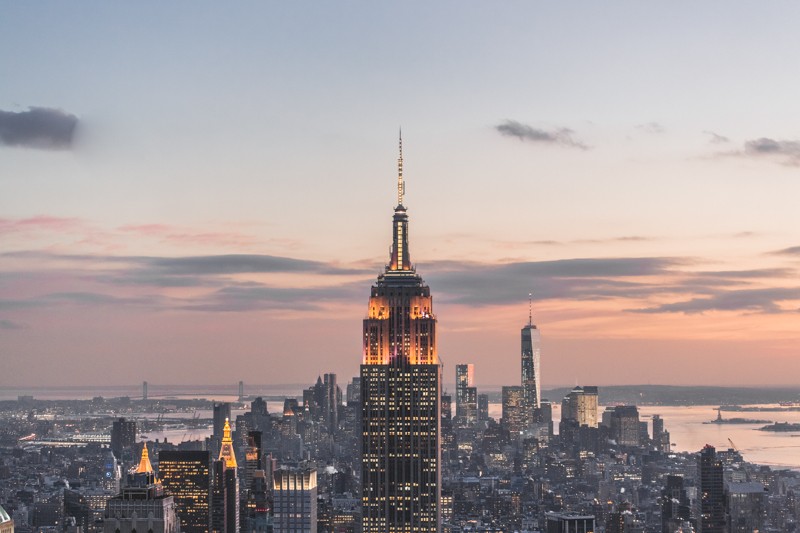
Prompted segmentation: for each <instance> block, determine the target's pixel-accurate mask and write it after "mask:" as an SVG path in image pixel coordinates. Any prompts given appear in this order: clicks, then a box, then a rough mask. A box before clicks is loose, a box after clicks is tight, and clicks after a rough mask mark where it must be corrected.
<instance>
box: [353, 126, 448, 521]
mask: <svg viewBox="0 0 800 533" xmlns="http://www.w3.org/2000/svg"><path fill="white" fill-rule="evenodd" d="M397 170H398V175H397V206H396V207H395V209H394V217H393V220H392V251H391V255H390V257H389V264H388V265H387V266H386V270H385V271H384V273H382V274H381V275H379V276H378V279H377V281H376V283H375V284H374V285H373V286H372V289H371V291H370V298H369V305H368V309H367V317H366V318H365V319H364V322H363V328H364V329H363V342H364V344H363V359H362V365H361V401H362V450H363V455H362V530H363V532H364V533H390V532H397V533H400V532H404V533H405V532H409V531H413V532H415V533H435V532H438V531H439V530H440V521H441V520H440V509H439V501H440V497H441V449H440V441H439V435H440V432H441V417H440V409H441V405H440V397H441V388H442V387H441V367H440V364H439V357H438V354H437V347H436V316H435V315H434V314H433V301H432V298H431V293H430V289H429V288H428V286H427V285H426V284H425V282H424V281H423V280H422V278H421V277H420V276H419V275H418V274H417V272H416V270H415V268H414V266H413V265H412V263H411V255H410V252H409V238H408V214H407V212H406V207H405V206H404V205H403V201H404V194H405V183H404V181H403V142H402V137H401V138H400V156H399V158H398V160H397Z"/></svg>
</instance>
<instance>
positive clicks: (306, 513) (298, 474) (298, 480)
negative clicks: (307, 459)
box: [272, 467, 317, 533]
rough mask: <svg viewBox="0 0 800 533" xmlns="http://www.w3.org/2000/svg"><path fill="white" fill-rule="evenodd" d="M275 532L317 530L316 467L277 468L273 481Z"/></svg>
mask: <svg viewBox="0 0 800 533" xmlns="http://www.w3.org/2000/svg"><path fill="white" fill-rule="evenodd" d="M272 494H273V498H274V502H275V503H274V505H273V513H274V514H273V526H272V527H273V531H274V533H316V532H317V470H316V469H315V468H286V467H283V468H281V469H279V470H276V471H275V476H274V477H273V484H272Z"/></svg>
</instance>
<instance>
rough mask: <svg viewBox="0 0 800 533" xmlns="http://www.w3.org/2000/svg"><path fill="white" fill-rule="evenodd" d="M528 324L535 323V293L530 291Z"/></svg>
mask: <svg viewBox="0 0 800 533" xmlns="http://www.w3.org/2000/svg"><path fill="white" fill-rule="evenodd" d="M528 325H529V326H531V325H533V293H532V292H529V293H528Z"/></svg>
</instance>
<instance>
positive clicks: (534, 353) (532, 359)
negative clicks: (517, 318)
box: [521, 300, 542, 425]
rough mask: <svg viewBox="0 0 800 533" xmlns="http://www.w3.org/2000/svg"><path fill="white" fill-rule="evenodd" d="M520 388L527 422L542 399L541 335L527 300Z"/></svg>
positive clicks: (530, 420)
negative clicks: (523, 392) (522, 391)
mask: <svg viewBox="0 0 800 533" xmlns="http://www.w3.org/2000/svg"><path fill="white" fill-rule="evenodd" d="M521 336H522V357H521V359H522V388H523V389H524V390H525V403H526V410H527V413H526V414H527V418H528V420H527V423H528V425H530V424H531V423H533V420H534V411H535V410H536V409H538V408H539V402H540V401H541V399H542V394H541V387H542V382H541V371H540V368H539V359H540V357H541V335H540V333H539V329H538V328H537V327H536V325H535V324H534V323H533V305H532V300H529V308H528V324H527V325H525V327H523V328H522V334H521Z"/></svg>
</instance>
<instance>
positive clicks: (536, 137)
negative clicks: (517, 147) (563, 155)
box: [495, 120, 589, 150]
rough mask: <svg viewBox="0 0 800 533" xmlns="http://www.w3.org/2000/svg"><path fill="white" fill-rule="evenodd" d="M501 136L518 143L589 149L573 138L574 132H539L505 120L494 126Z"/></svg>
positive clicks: (514, 121) (539, 130)
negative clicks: (514, 139) (512, 138)
mask: <svg viewBox="0 0 800 533" xmlns="http://www.w3.org/2000/svg"><path fill="white" fill-rule="evenodd" d="M495 129H496V130H497V131H499V132H500V134H501V135H506V136H508V137H517V138H518V139H519V140H520V141H531V142H536V143H545V144H558V145H561V146H569V147H571V148H580V149H581V150H586V149H588V148H589V147H588V146H587V145H585V144H583V143H582V142H580V141H578V140H577V139H575V137H573V133H575V132H574V131H572V130H571V129H569V128H558V129H554V130H550V131H548V130H541V129H537V128H533V127H531V126H529V125H527V124H522V123H521V122H517V121H516V120H506V121H505V122H503V123H502V124H498V125H497V126H495Z"/></svg>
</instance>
